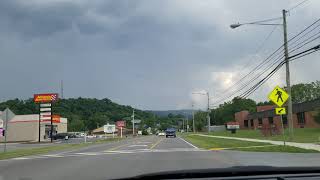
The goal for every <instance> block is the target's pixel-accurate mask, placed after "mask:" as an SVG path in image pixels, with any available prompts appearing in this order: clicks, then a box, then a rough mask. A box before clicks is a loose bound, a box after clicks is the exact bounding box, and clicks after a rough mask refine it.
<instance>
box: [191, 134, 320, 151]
mask: <svg viewBox="0 0 320 180" xmlns="http://www.w3.org/2000/svg"><path fill="white" fill-rule="evenodd" d="M194 135H197V136H204V137H214V138H221V139H233V140H240V141H250V142H262V143H270V144H274V145H283V141H272V140H262V139H252V138H238V137H227V136H212V135H205V134H194ZM286 145H288V146H293V147H298V148H302V149H312V150H316V151H320V145H317V144H312V143H296V142H286Z"/></svg>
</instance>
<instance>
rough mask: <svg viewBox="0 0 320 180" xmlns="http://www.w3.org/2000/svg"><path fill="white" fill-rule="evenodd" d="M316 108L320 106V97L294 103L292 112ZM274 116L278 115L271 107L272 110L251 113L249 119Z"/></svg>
mask: <svg viewBox="0 0 320 180" xmlns="http://www.w3.org/2000/svg"><path fill="white" fill-rule="evenodd" d="M285 108H287V106H285ZM316 108H320V98H318V99H315V100H312V101H307V102H302V103H297V104H293V105H292V112H293V113H300V112H306V111H314V110H315V109H316ZM274 116H277V115H276V114H275V113H274V109H271V110H266V111H261V112H255V113H250V114H249V115H248V119H257V118H266V117H274Z"/></svg>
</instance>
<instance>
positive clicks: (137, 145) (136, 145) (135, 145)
mask: <svg viewBox="0 0 320 180" xmlns="http://www.w3.org/2000/svg"><path fill="white" fill-rule="evenodd" d="M140 146H143V147H146V146H148V145H145V144H134V145H130V146H128V147H140Z"/></svg>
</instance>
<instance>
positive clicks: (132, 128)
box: [132, 109, 134, 136]
mask: <svg viewBox="0 0 320 180" xmlns="http://www.w3.org/2000/svg"><path fill="white" fill-rule="evenodd" d="M132 135H133V136H134V109H133V111H132Z"/></svg>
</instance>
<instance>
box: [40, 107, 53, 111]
mask: <svg viewBox="0 0 320 180" xmlns="http://www.w3.org/2000/svg"><path fill="white" fill-rule="evenodd" d="M40 111H41V112H51V108H40Z"/></svg>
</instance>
